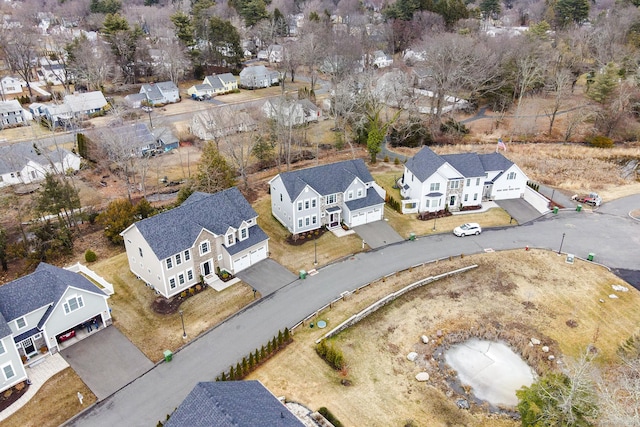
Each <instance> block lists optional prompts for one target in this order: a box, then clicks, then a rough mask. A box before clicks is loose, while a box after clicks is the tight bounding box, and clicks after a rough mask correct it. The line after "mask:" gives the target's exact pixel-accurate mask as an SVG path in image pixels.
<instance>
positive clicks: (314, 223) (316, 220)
mask: <svg viewBox="0 0 640 427" xmlns="http://www.w3.org/2000/svg"><path fill="white" fill-rule="evenodd" d="M317 223H318V215H312V216H311V224H313V225H316V224H317Z"/></svg>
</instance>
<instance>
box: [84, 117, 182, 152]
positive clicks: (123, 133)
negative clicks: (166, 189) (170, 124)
mask: <svg viewBox="0 0 640 427" xmlns="http://www.w3.org/2000/svg"><path fill="white" fill-rule="evenodd" d="M86 135H87V136H88V137H89V138H91V139H94V140H95V141H96V142H99V143H100V144H111V143H116V144H119V145H120V146H121V147H122V148H125V149H127V150H128V152H129V154H130V155H131V156H132V157H144V156H152V155H156V154H160V153H164V152H167V151H171V150H174V149H176V148H178V147H179V145H180V144H179V140H178V138H177V137H176V136H175V135H174V134H173V132H172V131H171V130H170V129H168V128H166V127H158V128H154V129H152V130H151V129H149V127H148V126H147V124H146V123H126V124H122V125H117V126H110V127H109V128H105V129H100V130H89V131H87V132H86Z"/></svg>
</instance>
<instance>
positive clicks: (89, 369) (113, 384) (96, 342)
mask: <svg viewBox="0 0 640 427" xmlns="http://www.w3.org/2000/svg"><path fill="white" fill-rule="evenodd" d="M60 354H61V355H62V357H63V358H64V359H65V360H66V361H67V362H68V363H69V365H71V367H72V368H73V370H74V371H76V373H77V374H78V375H79V376H80V378H82V381H84V383H85V384H86V385H87V386H88V387H89V388H90V389H91V391H92V392H93V393H94V394H95V395H96V396H97V398H98V400H102V399H104V398H106V397H108V396H110V395H111V394H113V393H115V392H116V391H118V390H120V389H121V388H122V387H124V386H126V385H127V384H129V383H130V382H132V381H134V380H135V379H136V378H138V377H139V376H140V375H142V374H144V373H145V372H147V371H149V370H150V369H151V368H153V366H154V364H153V363H152V362H151V361H150V360H149V359H147V357H146V356H145V355H144V354H143V353H142V352H141V351H140V350H138V348H137V347H136V346H135V345H133V343H132V342H131V341H129V340H128V339H127V337H125V336H124V335H123V334H122V333H121V332H120V331H119V330H118V329H117V328H116V327H115V326H109V327H107V328H102V329H100V330H99V331H98V332H97V333H94V334H93V335H91V336H89V337H87V338H85V339H83V340H82V341H80V342H78V343H77V344H74V345H72V346H70V347H67V348H65V349H64V350H62V351H61V352H60Z"/></svg>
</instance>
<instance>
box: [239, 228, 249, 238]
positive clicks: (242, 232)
mask: <svg viewBox="0 0 640 427" xmlns="http://www.w3.org/2000/svg"><path fill="white" fill-rule="evenodd" d="M246 238H247V229H246V228H243V229H241V230H240V240H244V239H246Z"/></svg>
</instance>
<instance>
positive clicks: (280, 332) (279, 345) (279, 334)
mask: <svg viewBox="0 0 640 427" xmlns="http://www.w3.org/2000/svg"><path fill="white" fill-rule="evenodd" d="M282 339H283V338H282V331H278V348H280V347H282Z"/></svg>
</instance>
